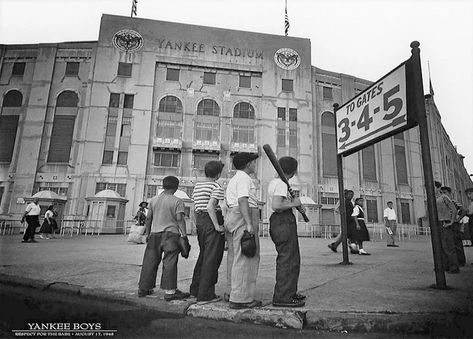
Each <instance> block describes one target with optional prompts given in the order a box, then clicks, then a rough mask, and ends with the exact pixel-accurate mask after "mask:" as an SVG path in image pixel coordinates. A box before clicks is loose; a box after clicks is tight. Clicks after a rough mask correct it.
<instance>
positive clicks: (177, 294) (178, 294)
mask: <svg viewBox="0 0 473 339" xmlns="http://www.w3.org/2000/svg"><path fill="white" fill-rule="evenodd" d="M189 297H190V293H186V292H182V291H180V290H176V292H175V293H174V294H165V295H164V300H166V301H171V300H181V299H186V298H189Z"/></svg>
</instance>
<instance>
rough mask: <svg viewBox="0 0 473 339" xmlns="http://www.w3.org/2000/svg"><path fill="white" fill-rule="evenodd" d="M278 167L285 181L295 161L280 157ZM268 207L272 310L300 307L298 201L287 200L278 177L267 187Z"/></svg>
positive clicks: (287, 195)
mask: <svg viewBox="0 0 473 339" xmlns="http://www.w3.org/2000/svg"><path fill="white" fill-rule="evenodd" d="M279 164H280V165H281V168H282V170H283V172H284V174H285V176H286V178H287V179H290V178H292V177H293V176H294V175H295V174H296V172H297V160H296V159H294V158H292V157H282V158H281V159H279ZM268 204H269V206H270V207H271V209H272V211H273V212H272V214H271V217H270V218H269V225H270V229H269V233H270V235H271V240H272V241H273V242H274V245H275V246H276V251H277V252H278V256H277V258H276V285H275V286H274V295H273V306H281V307H302V306H304V305H305V302H304V299H305V298H306V297H305V296H303V295H301V294H298V293H297V283H298V280H299V271H300V265H301V259H300V253H299V240H298V237H297V224H296V217H295V216H294V211H293V208H297V207H302V205H301V201H300V199H299V198H294V199H292V198H291V196H290V194H289V192H288V186H287V185H286V184H285V183H284V181H282V180H281V178H279V177H278V178H275V179H273V180H272V181H271V182H270V183H269V186H268Z"/></svg>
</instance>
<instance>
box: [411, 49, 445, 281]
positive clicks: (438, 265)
mask: <svg viewBox="0 0 473 339" xmlns="http://www.w3.org/2000/svg"><path fill="white" fill-rule="evenodd" d="M419 45H420V43H419V42H418V41H413V42H411V45H410V46H411V48H412V50H411V53H412V56H411V61H412V78H413V82H414V84H413V85H414V88H415V94H416V95H415V107H416V111H417V122H418V124H419V132H420V145H421V150H422V166H423V168H424V183H425V191H426V193H427V207H428V211H429V223H430V232H431V236H430V239H431V241H432V251H433V256H434V268H435V282H436V285H434V286H433V287H435V288H439V289H446V288H447V283H446V281H445V271H444V269H443V266H442V245H441V240H440V231H439V229H438V225H439V223H438V217H437V202H436V200H435V190H434V176H433V173H432V158H431V155H430V142H429V130H428V124H427V116H426V113H425V101H424V89H423V83H422V70H421V63H420V49H419Z"/></svg>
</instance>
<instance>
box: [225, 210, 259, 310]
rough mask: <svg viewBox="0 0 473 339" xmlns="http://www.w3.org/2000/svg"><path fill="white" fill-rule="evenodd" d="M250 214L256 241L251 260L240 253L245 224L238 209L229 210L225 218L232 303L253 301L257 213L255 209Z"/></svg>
mask: <svg viewBox="0 0 473 339" xmlns="http://www.w3.org/2000/svg"><path fill="white" fill-rule="evenodd" d="M250 214H251V220H252V224H253V230H254V232H255V240H256V254H255V256H254V257H253V258H248V257H247V256H245V255H243V254H242V253H241V238H242V236H243V232H244V231H245V230H246V222H245V219H244V218H243V215H242V214H241V212H240V208H239V207H231V208H229V209H228V211H227V215H226V216H225V229H226V230H227V243H228V251H227V286H228V287H229V289H230V301H231V302H234V303H249V302H252V301H253V300H255V293H256V278H257V276H258V268H259V260H260V245H259V237H258V226H259V211H258V209H257V208H250Z"/></svg>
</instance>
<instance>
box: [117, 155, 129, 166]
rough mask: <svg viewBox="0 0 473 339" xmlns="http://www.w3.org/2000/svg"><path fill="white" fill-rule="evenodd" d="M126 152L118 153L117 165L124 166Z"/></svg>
mask: <svg viewBox="0 0 473 339" xmlns="http://www.w3.org/2000/svg"><path fill="white" fill-rule="evenodd" d="M127 160H128V152H118V159H117V165H126V162H127Z"/></svg>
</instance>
